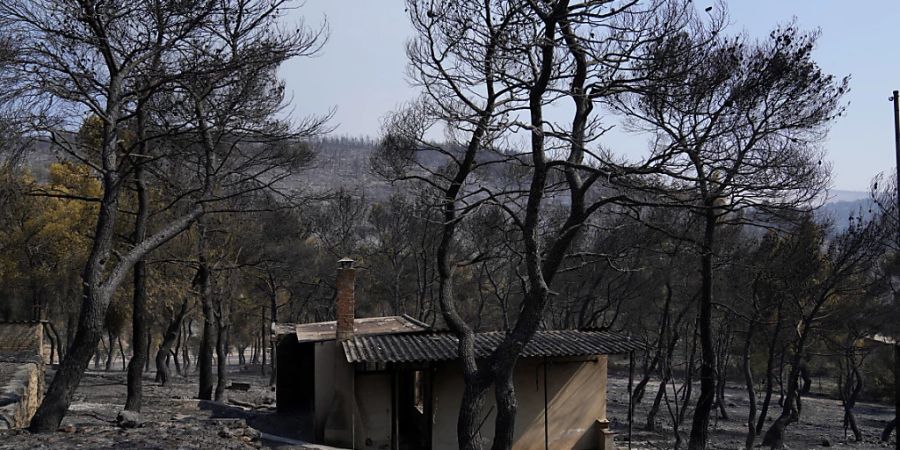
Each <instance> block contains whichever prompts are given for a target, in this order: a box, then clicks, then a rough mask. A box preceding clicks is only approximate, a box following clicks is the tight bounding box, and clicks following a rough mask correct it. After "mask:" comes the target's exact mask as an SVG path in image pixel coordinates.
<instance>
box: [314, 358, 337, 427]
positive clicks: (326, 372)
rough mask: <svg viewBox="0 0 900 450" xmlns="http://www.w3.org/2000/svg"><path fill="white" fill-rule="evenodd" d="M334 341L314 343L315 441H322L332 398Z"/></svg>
mask: <svg viewBox="0 0 900 450" xmlns="http://www.w3.org/2000/svg"><path fill="white" fill-rule="evenodd" d="M334 344H335V341H324V342H317V343H315V346H316V348H315V361H316V362H315V367H316V373H315V380H316V398H315V416H314V418H313V430H314V431H315V437H316V442H322V439H324V436H325V420H326V419H327V418H328V411H329V410H330V408H331V402H332V400H333V399H334V355H335V347H334Z"/></svg>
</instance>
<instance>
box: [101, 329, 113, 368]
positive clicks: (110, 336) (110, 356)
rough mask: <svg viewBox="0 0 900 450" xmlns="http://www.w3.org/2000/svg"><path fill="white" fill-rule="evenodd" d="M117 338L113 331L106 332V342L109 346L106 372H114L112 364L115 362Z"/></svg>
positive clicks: (107, 348)
mask: <svg viewBox="0 0 900 450" xmlns="http://www.w3.org/2000/svg"><path fill="white" fill-rule="evenodd" d="M114 337H115V336H114V335H113V333H112V332H111V331H108V332H106V342H107V343H108V344H109V346H107V347H106V366H105V368H104V370H106V371H107V372H109V371H110V370H112V362H113V353H114V352H115V351H116V341H114V340H113V338H114Z"/></svg>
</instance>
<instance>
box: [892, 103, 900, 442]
mask: <svg viewBox="0 0 900 450" xmlns="http://www.w3.org/2000/svg"><path fill="white" fill-rule="evenodd" d="M891 100H892V101H893V102H894V156H895V158H896V159H895V161H896V168H895V169H896V176H897V178H895V180H894V184H895V185H896V188H897V204H896V206H895V208H896V209H897V244H898V245H900V91H894V95H893V96H892V97H891ZM894 301H895V305H894V306H895V307H897V306H900V305H897V304H896V297H895V300H894ZM894 331H895V333H894V420H897V418H898V417H900V342H897V338H898V336H897V333H896V330H894ZM894 433H896V436H897V438H896V439H895V440H894V448H895V449H896V450H900V423H898V424H897V425H896V426H895V427H894Z"/></svg>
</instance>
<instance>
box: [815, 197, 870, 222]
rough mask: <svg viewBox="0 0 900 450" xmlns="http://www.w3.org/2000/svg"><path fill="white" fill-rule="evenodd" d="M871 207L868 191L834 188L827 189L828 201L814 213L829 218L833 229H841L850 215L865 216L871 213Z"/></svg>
mask: <svg viewBox="0 0 900 450" xmlns="http://www.w3.org/2000/svg"><path fill="white" fill-rule="evenodd" d="M872 207H873V202H872V198H871V197H870V196H869V193H868V192H863V191H845V190H839V189H834V190H830V191H828V201H827V202H826V203H825V205H823V206H822V207H821V208H819V210H818V211H816V215H817V216H819V217H821V218H828V219H831V220H832V221H833V223H834V226H835V231H841V230H844V229H846V228H847V226H848V225H849V222H850V221H849V219H850V217H851V216H853V217H856V216H859V215H860V214H862V215H863V216H864V217H865V216H870V215H871V214H873V213H874V210H873V209H872Z"/></svg>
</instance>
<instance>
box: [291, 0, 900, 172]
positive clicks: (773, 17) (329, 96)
mask: <svg viewBox="0 0 900 450" xmlns="http://www.w3.org/2000/svg"><path fill="white" fill-rule="evenodd" d="M694 1H695V2H697V4H698V5H700V6H703V5H704V4H706V3H708V4H710V5H712V4H713V3H714V2H713V1H711V0H694ZM727 4H728V8H729V11H730V16H731V20H732V22H733V25H732V27H731V29H732V31H733V32H740V31H741V30H746V31H747V32H748V33H749V34H750V35H751V36H759V37H763V36H766V35H767V34H768V32H769V31H770V30H771V29H772V27H773V26H774V25H776V24H778V23H785V22H788V21H790V20H791V18H792V17H796V18H797V22H798V24H799V25H800V26H801V27H802V28H804V29H815V28H819V29H821V32H822V34H821V37H820V39H819V43H818V48H817V50H816V53H815V55H816V59H817V60H818V61H819V63H820V64H821V65H822V67H823V68H824V69H825V70H826V71H827V72H829V73H832V74H835V75H837V76H843V75H848V74H849V75H851V76H852V78H851V84H850V87H851V92H850V94H849V95H848V96H847V97H846V99H847V100H849V101H850V106H849V108H848V110H847V115H846V116H845V117H843V118H840V119H839V120H838V121H837V122H836V123H835V124H834V126H833V128H832V131H831V135H830V137H829V139H828V141H827V142H826V143H825V147H826V149H827V150H828V158H829V159H830V160H831V161H832V163H833V165H834V187H835V188H837V189H851V190H866V189H867V188H868V185H869V181H870V179H871V178H872V177H873V176H874V175H875V174H876V173H878V172H880V171H891V170H892V168H893V167H894V140H893V138H894V135H893V113H892V110H891V104H890V102H889V101H888V98H889V97H890V95H891V91H892V90H894V89H900V51H898V50H897V47H896V42H898V41H900V27H898V26H897V24H898V23H900V1H898V0H866V1H864V2H863V1H860V2H847V1H837V0H728V1H727ZM292 15H295V16H296V17H300V16H302V17H304V18H305V20H306V21H307V23H308V24H309V25H315V24H317V23H319V22H321V21H322V20H323V19H324V18H325V17H327V20H328V23H329V27H330V29H331V36H330V39H329V41H328V43H327V44H326V46H325V49H324V51H323V53H322V54H321V55H320V56H318V57H316V58H314V59H297V60H294V61H291V62H289V63H288V64H287V65H285V67H284V68H283V70H282V76H283V77H284V78H285V79H286V80H287V88H288V91H289V92H291V93H292V94H293V105H292V106H293V108H294V111H295V114H304V113H317V112H318V113H321V112H325V111H327V110H329V109H330V108H332V107H333V108H336V109H337V113H336V115H335V118H334V122H333V125H334V126H336V127H337V128H336V130H335V133H336V134H346V135H351V136H355V135H368V136H371V137H377V136H378V134H379V131H380V124H381V118H382V117H383V116H384V115H385V114H386V113H387V112H388V111H390V110H393V109H395V108H396V107H397V106H399V105H400V104H402V103H403V102H404V101H406V100H408V99H410V98H412V97H414V96H415V93H416V90H415V89H413V88H411V87H409V85H408V83H407V80H406V57H405V54H404V44H405V42H406V40H407V39H408V38H409V37H410V34H411V30H410V26H409V25H408V23H407V18H406V15H405V13H404V5H403V2H402V1H400V0H307V3H306V5H305V6H303V7H302V8H301V9H298V10H296V11H293V12H292ZM624 145H631V146H636V147H643V145H644V144H643V141H642V140H635V141H632V142H629V143H627V144H624ZM640 150H641V149H640V148H637V149H635V151H640Z"/></svg>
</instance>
